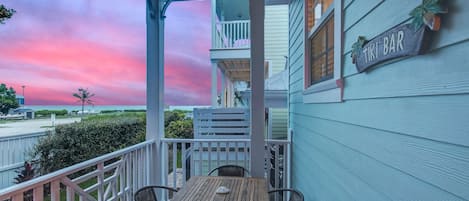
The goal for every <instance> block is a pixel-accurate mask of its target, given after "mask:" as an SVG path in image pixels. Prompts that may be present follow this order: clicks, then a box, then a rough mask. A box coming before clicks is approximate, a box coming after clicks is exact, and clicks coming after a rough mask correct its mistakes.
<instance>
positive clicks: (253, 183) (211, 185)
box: [171, 176, 269, 201]
mask: <svg viewBox="0 0 469 201" xmlns="http://www.w3.org/2000/svg"><path fill="white" fill-rule="evenodd" d="M220 186H226V187H228V188H229V189H230V193H228V194H217V193H215V192H216V190H217V188H218V187H220ZM171 200H172V201H268V200H269V196H268V194H267V182H266V180H265V179H263V178H243V177H215V176H195V177H192V178H190V179H189V181H188V182H187V183H186V186H185V187H184V188H183V189H181V190H180V191H179V192H177V193H176V194H175V195H174V198H173V199H171Z"/></svg>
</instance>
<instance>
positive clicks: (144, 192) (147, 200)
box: [134, 186, 178, 201]
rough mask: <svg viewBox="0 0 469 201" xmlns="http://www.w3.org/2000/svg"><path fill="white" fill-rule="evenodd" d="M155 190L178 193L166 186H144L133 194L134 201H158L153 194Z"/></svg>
mask: <svg viewBox="0 0 469 201" xmlns="http://www.w3.org/2000/svg"><path fill="white" fill-rule="evenodd" d="M156 189H163V190H168V191H170V192H178V190H176V189H174V188H170V187H167V186H145V187H143V188H141V189H138V191H137V192H135V196H134V197H135V201H158V199H157V198H156V197H157V196H156V193H155V190H156Z"/></svg>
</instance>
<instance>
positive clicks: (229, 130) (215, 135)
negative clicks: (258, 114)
mask: <svg viewBox="0 0 469 201" xmlns="http://www.w3.org/2000/svg"><path fill="white" fill-rule="evenodd" d="M249 126H250V120H249V110H248V109H246V108H216V109H194V138H195V139H227V138H229V139H233V138H241V139H247V138H249V131H250V129H249Z"/></svg>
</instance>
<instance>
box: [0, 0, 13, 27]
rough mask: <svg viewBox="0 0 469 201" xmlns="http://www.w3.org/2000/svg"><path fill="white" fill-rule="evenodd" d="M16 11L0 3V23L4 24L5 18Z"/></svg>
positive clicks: (8, 17)
mask: <svg viewBox="0 0 469 201" xmlns="http://www.w3.org/2000/svg"><path fill="white" fill-rule="evenodd" d="M15 13H16V10H14V9H8V8H6V7H5V6H4V5H2V4H0V24H4V23H5V20H6V19H10V18H11V17H12V16H13V14H15Z"/></svg>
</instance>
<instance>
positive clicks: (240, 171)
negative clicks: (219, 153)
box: [208, 165, 249, 177]
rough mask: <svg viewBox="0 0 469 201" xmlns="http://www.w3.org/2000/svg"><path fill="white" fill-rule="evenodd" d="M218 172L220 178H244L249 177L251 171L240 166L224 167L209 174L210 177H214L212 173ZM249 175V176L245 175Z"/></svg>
mask: <svg viewBox="0 0 469 201" xmlns="http://www.w3.org/2000/svg"><path fill="white" fill-rule="evenodd" d="M215 171H218V176H231V177H244V176H246V175H249V171H248V170H247V169H246V168H244V167H241V166H238V165H223V166H220V167H217V168H215V169H213V170H212V171H210V172H209V173H208V176H212V173H214V172H215ZM245 173H247V174H245Z"/></svg>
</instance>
